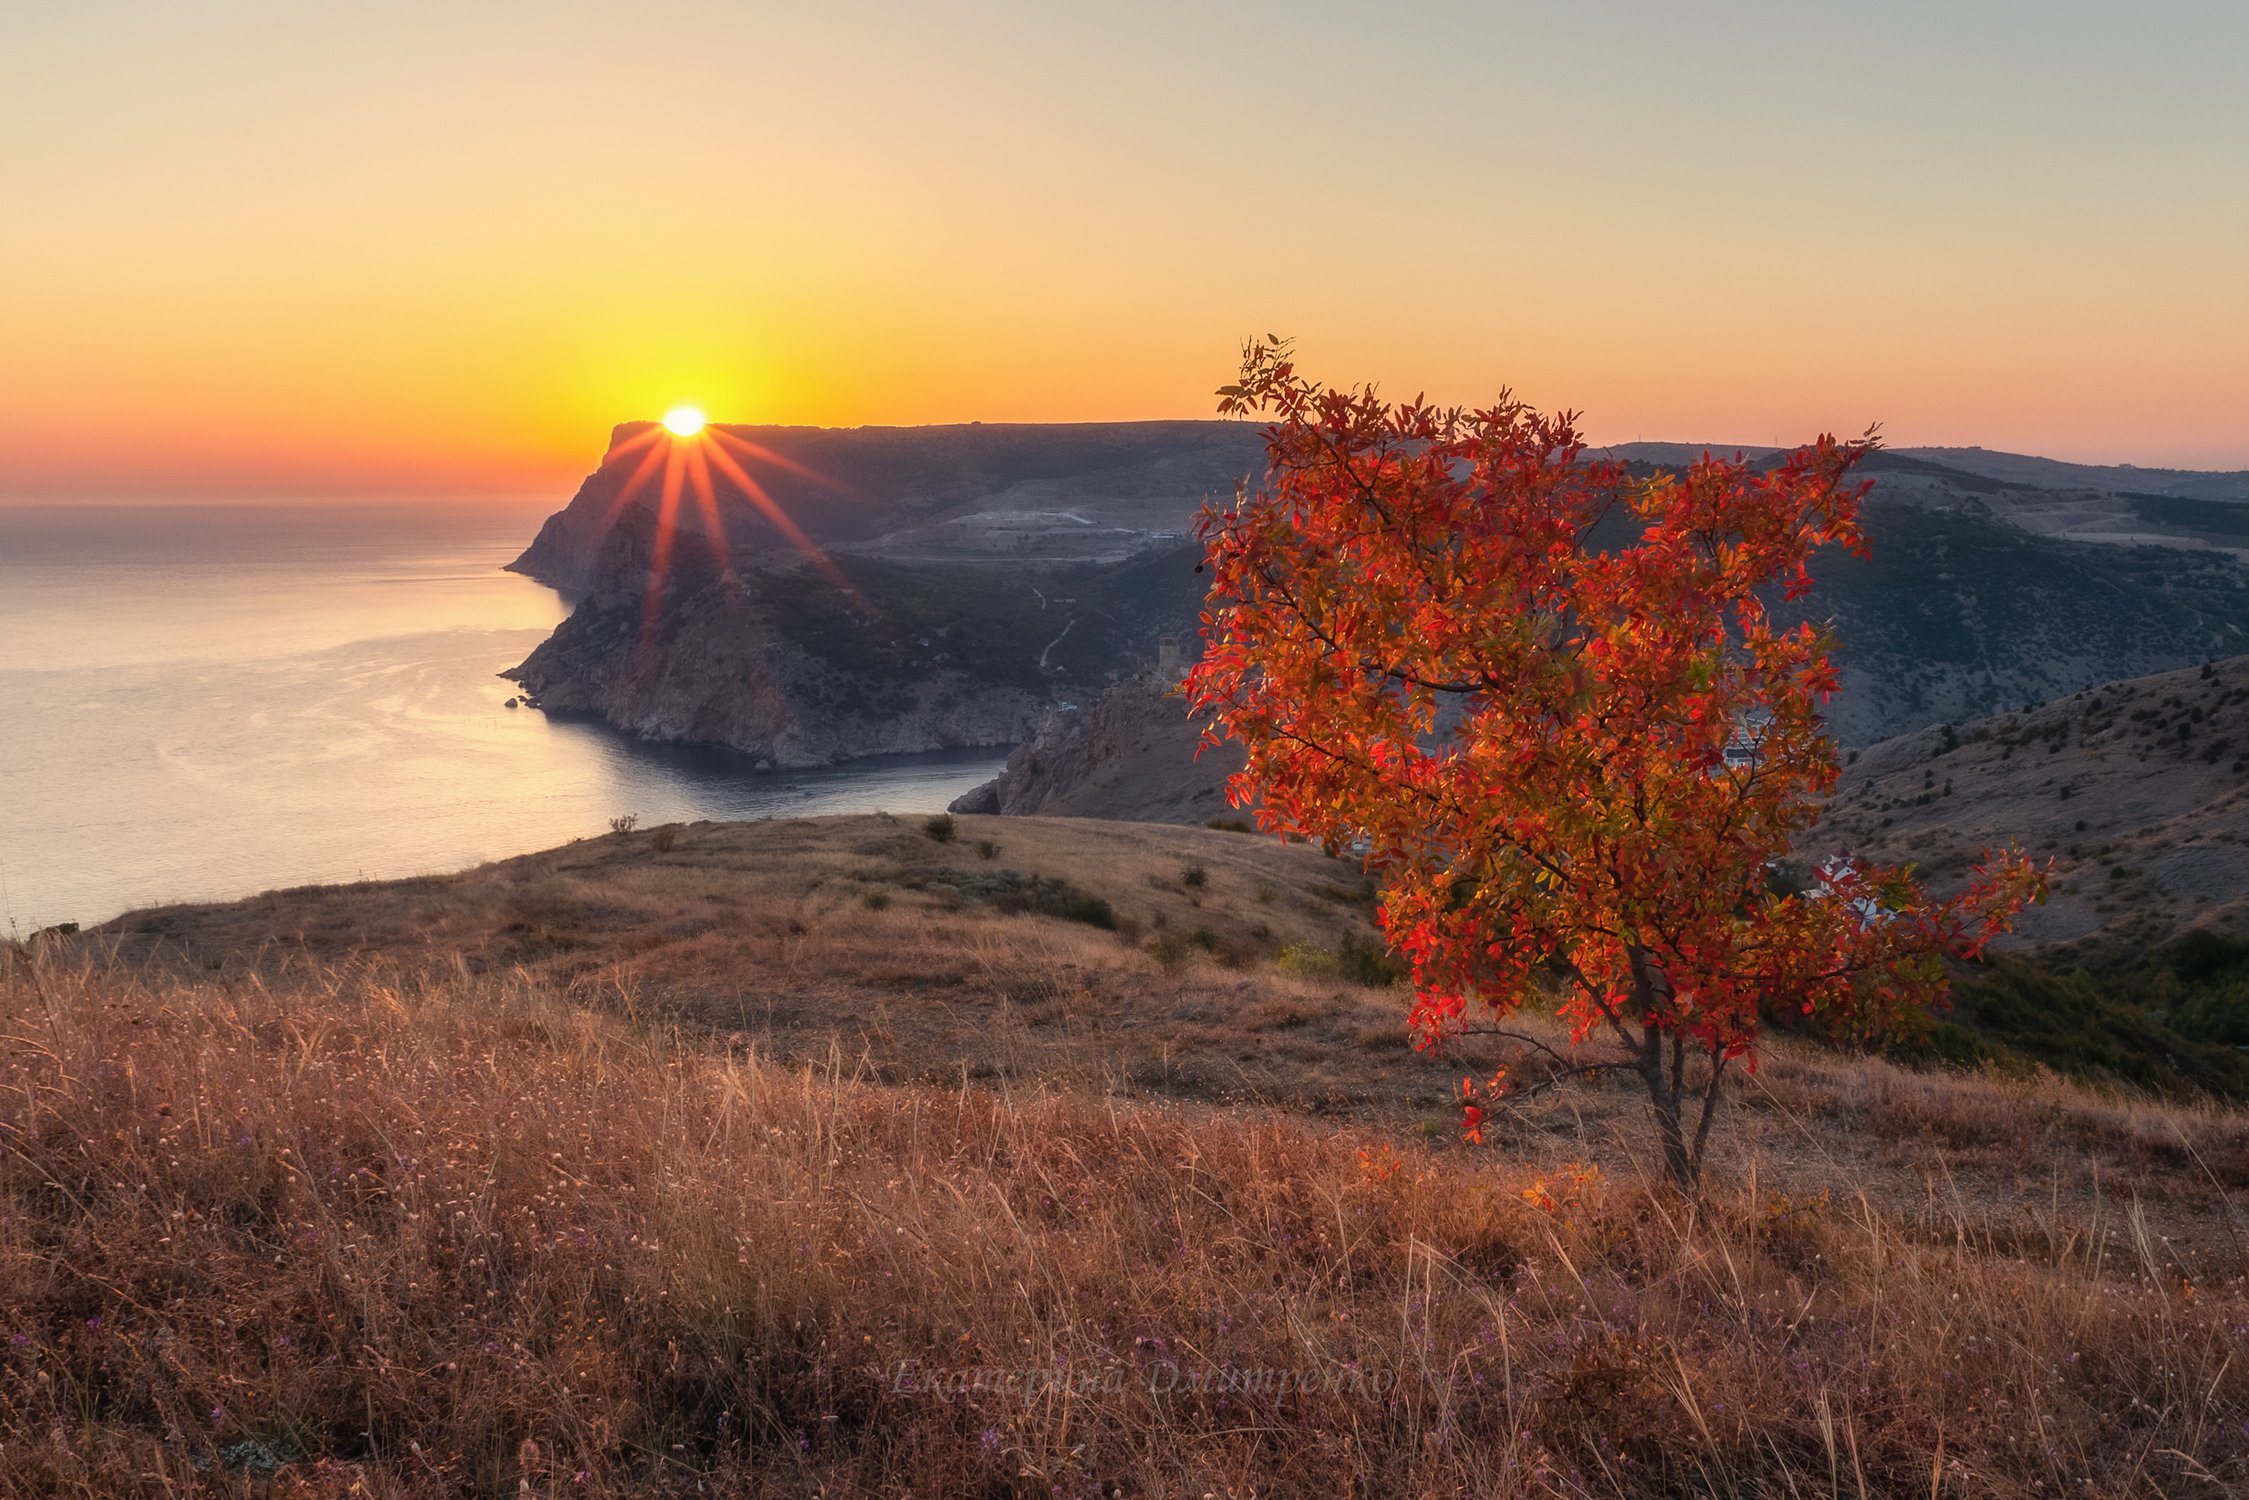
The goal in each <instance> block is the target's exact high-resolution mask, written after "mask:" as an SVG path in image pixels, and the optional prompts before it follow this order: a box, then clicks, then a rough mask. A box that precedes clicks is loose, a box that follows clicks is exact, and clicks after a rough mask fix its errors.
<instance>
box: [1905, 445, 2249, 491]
mask: <svg viewBox="0 0 2249 1500" xmlns="http://www.w3.org/2000/svg"><path fill="white" fill-rule="evenodd" d="M1891 451H1892V452H1894V453H1897V454H1900V455H1902V456H1905V457H1909V458H1919V459H1926V460H1928V461H1930V462H1932V463H1938V464H1942V465H1944V466H1945V467H1946V468H1950V469H1958V470H1962V471H1964V472H1966V473H1969V474H1980V475H1982V476H1984V477H1985V478H1987V479H1999V480H2004V481H2007V482H2008V483H2011V484H2023V485H2031V486H2034V487H2036V488H2039V489H2049V490H2112V491H2116V492H2119V493H2126V494H2142V495H2177V496H2182V497H2186V498H2190V499H2199V500H2249V469H2235V470H2231V471H2218V472H2212V471H2205V470H2196V469H2143V468H2141V467H2139V466H2138V465H2137V464H2073V463H2067V462H2065V461H2063V460H2061V459H2058V458H2037V457H2033V456H2032V455H2030V454H2027V453H1997V452H1994V451H1992V450H1991V449H1989V448H1897V449H1892V450H1891Z"/></svg>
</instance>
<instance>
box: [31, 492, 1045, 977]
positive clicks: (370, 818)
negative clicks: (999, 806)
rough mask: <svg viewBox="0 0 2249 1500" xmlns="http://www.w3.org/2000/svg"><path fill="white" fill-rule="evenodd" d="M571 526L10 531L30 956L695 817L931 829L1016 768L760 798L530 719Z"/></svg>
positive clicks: (114, 524)
mask: <svg viewBox="0 0 2249 1500" xmlns="http://www.w3.org/2000/svg"><path fill="white" fill-rule="evenodd" d="M550 508H551V502H548V503H538V502H522V503H502V502H495V501H491V500H482V499H480V500H475V501H463V502H459V503H456V504H444V503H436V502H428V501H415V502H413V503H397V502H392V503H377V502H362V501H354V502H341V501H329V502H322V503H318V504H310V503H307V504H210V505H201V504H198V505H178V504H169V505H124V504H107V503H105V504H84V503H71V504H53V505H0V936H8V935H11V934H13V935H23V934H28V933H30V932H33V931H36V930H37V929H39V928H42V927H46V926H50V925H54V924H58V923H63V922H77V923H80V924H82V925H86V926H91V925H93V924H95V923H97V922H102V921H105V920H107V919H109V918H111V917H114V916H116V915H118V914H119V913H122V912H125V911H127V910H131V909H134V908H138V907H146V906H152V905H161V904H170V903H175V902H193V901H214V900H227V899H233V898H235V897H240V896H247V895H254V894H256V893H258V892H261V891H266V890H272V889H276V888H280V887H286V886H294V885H307V884H328V883H335V882H343V881H356V880H371V879H388V878H392V877H398V876H407V875H419V874H429V873H435V872H443V871H450V870H458V869H463V868H466V867H468V866H472V865H476V864H479V863H482V862H485V861H488V860H493V859H499V858H503V857H506V856H509V855H514V854H521V853H526V852H528V851H530V850H534V849H542V848H547V847H550V846H552V845H556V844H561V843H565V842H567V841H569V840H571V839H575V838H583V837H587V836H589V835H595V834H601V833H605V832H607V831H608V829H609V825H610V821H611V820H612V819H615V818H633V819H636V820H637V821H638V823H639V825H640V826H641V827H643V828H647V827H653V826H655V825H658V824H662V823H668V822H675V821H691V820H695V819H704V818H708V819H721V820H735V819H752V818H771V817H801V816H806V815H811V814H821V813H847V812H872V811H888V812H896V813H921V812H929V811H935V810H938V809H940V808H942V807H943V806H944V805H945V804H946V803H947V802H949V801H951V800H952V799H953V798H954V797H956V796H958V795H959V794H960V793H962V792H964V791H966V790H968V789H969V788H970V787H972V786H975V785H977V784H978V783H979V782H982V781H985V780H988V779H990V778H991V777H992V776H994V775H996V774H997V773H998V771H999V768H1000V765H1001V763H1002V761H1003V759H1004V752H1002V751H997V750H979V751H972V752H959V753H943V754H934V755H920V756H885V757H880V758H875V759H869V760H864V761H855V762H852V763H850V764H847V765H844V766H839V767H834V768H831V769H824V770H819V771H799V772H771V771H766V772H760V771H756V770H753V769H751V768H750V767H749V765H748V764H747V763H746V762H745V761H744V760H742V759H741V758H740V757H737V756H733V755H730V754H728V753H726V752H724V751H718V750H709V749H690V748H683V747H676V746H657V745H650V744H646V743H643V742H640V741H637V740H634V739H632V738H630V737H628V736H625V735H623V734H620V733H618V732H617V731H615V730H613V729H610V728H609V727H607V726H605V725H601V724H596V723H586V722H572V721H558V720H552V719H549V718H548V717H547V716H546V715H544V714H542V713H541V712H539V711H538V710H537V709H534V708H528V707H523V706H520V705H519V706H517V707H513V708H510V707H508V706H507V703H508V700H509V699H510V698H512V697H514V696H515V694H516V692H517V689H516V687H515V685H514V684H513V683H510V682H508V681H506V680H505V679H503V678H502V677H500V676H499V673H501V672H502V671H505V670H506V669H507V668H509V667H512V666H514V665H515V664H516V663H518V662H520V661H522V660H523V658H524V657H525V656H527V655H528V654H529V653H530V651H531V649H532V648H533V647H534V646H536V645H538V643H539V642H540V641H541V640H542V639H543V638H544V637H545V636H546V634H547V632H548V631H550V630H551V629H553V628H554V626H555V625H556V623H558V622H559V621H560V620H561V619H562V618H563V617H564V615H566V614H567V613H568V605H567V604H566V603H565V601H564V600H563V599H562V598H561V596H559V595H558V594H556V593H555V592H554V591H553V590H552V589H549V588H546V587H544V586H542V585H540V584H538V583H534V582H533V581H532V580H530V579H528V578H523V577H519V576H517V575H516V574H513V573H508V572H505V571H503V565H504V564H505V563H507V562H508V561H509V559H511V558H512V557H514V556H515V555H516V554H517V553H518V552H519V551H521V550H522V548H523V546H524V544H525V543H526V542H527V541H528V540H529V538H530V537H531V535H532V534H533V533H534V532H535V531H536V530H537V528H538V524H539V522H540V520H541V519H542V518H543V516H544V514H545V512H546V511H547V510H548V509H550Z"/></svg>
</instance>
